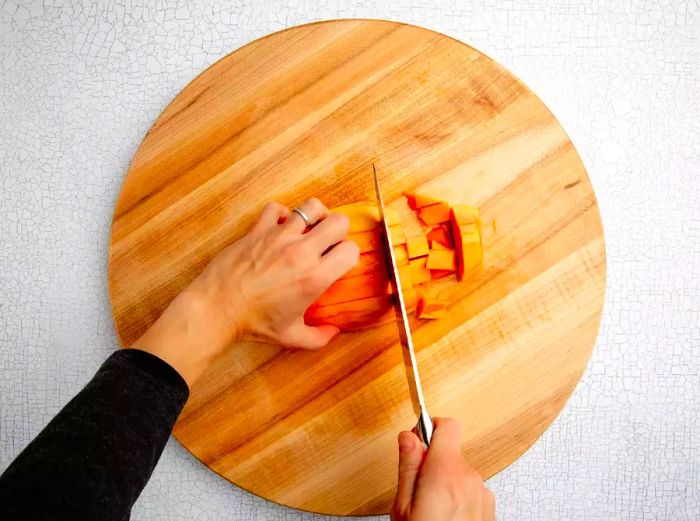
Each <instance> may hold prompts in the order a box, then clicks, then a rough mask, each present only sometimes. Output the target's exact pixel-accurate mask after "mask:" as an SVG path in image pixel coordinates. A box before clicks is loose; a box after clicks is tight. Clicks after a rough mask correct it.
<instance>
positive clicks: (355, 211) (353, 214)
mask: <svg viewBox="0 0 700 521" xmlns="http://www.w3.org/2000/svg"><path fill="white" fill-rule="evenodd" d="M331 212H332V213H342V214H344V215H345V216H347V218H348V220H349V221H350V229H349V230H348V233H357V232H366V231H367V230H373V229H374V228H376V227H377V225H378V224H379V210H378V209H377V205H376V204H374V203H371V202H369V201H360V202H357V203H352V204H346V205H344V206H338V207H337V208H333V209H332V210H331ZM384 218H385V219H386V223H387V224H388V225H389V226H396V225H399V224H401V219H400V218H399V214H398V212H397V211H396V210H394V209H392V208H385V209H384Z"/></svg>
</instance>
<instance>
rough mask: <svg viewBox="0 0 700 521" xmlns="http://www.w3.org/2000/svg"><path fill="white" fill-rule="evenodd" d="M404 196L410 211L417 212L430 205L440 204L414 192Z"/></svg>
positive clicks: (433, 199)
mask: <svg viewBox="0 0 700 521" xmlns="http://www.w3.org/2000/svg"><path fill="white" fill-rule="evenodd" d="M404 195H405V196H406V199H408V206H409V207H410V208H411V210H419V209H420V208H423V207H424V206H430V205H431V204H437V203H440V202H442V201H440V200H439V199H435V198H433V197H428V196H427V195H422V194H417V193H415V192H406V193H405V194H404Z"/></svg>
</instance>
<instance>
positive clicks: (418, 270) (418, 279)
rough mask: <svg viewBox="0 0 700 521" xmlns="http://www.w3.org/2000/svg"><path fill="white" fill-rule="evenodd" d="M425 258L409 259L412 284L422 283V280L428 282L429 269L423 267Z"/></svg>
mask: <svg viewBox="0 0 700 521" xmlns="http://www.w3.org/2000/svg"><path fill="white" fill-rule="evenodd" d="M426 261H427V259H426V258H425V257H422V258H419V259H412V260H411V261H410V265H411V277H412V280H413V284H422V283H424V282H430V278H431V275H430V270H429V269H428V268H426V267H425V263H426Z"/></svg>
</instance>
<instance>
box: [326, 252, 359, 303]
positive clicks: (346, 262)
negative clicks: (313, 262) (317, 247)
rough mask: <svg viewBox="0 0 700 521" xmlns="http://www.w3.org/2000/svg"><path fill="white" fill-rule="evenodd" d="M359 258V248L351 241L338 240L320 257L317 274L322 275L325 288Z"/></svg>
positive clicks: (349, 268)
mask: <svg viewBox="0 0 700 521" xmlns="http://www.w3.org/2000/svg"><path fill="white" fill-rule="evenodd" d="M359 259H360V248H359V246H357V244H356V243H355V242H353V241H343V242H339V243H338V244H336V245H335V246H333V248H331V249H330V251H329V252H328V253H326V254H325V255H324V256H323V257H321V270H320V272H319V275H320V276H321V277H323V283H324V285H325V287H324V291H325V288H327V287H328V286H330V285H331V284H333V283H334V282H335V281H336V280H338V279H339V278H340V277H342V276H343V275H345V274H346V273H347V272H348V271H350V270H351V269H352V268H353V267H354V266H356V265H357V262H358V260H359Z"/></svg>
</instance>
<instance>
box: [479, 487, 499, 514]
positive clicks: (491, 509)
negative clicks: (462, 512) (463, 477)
mask: <svg viewBox="0 0 700 521" xmlns="http://www.w3.org/2000/svg"><path fill="white" fill-rule="evenodd" d="M481 504H482V515H481V518H482V519H483V520H484V521H496V498H495V497H494V495H493V493H492V492H491V491H490V490H489V489H487V488H486V487H484V489H483V501H482V502H481Z"/></svg>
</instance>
